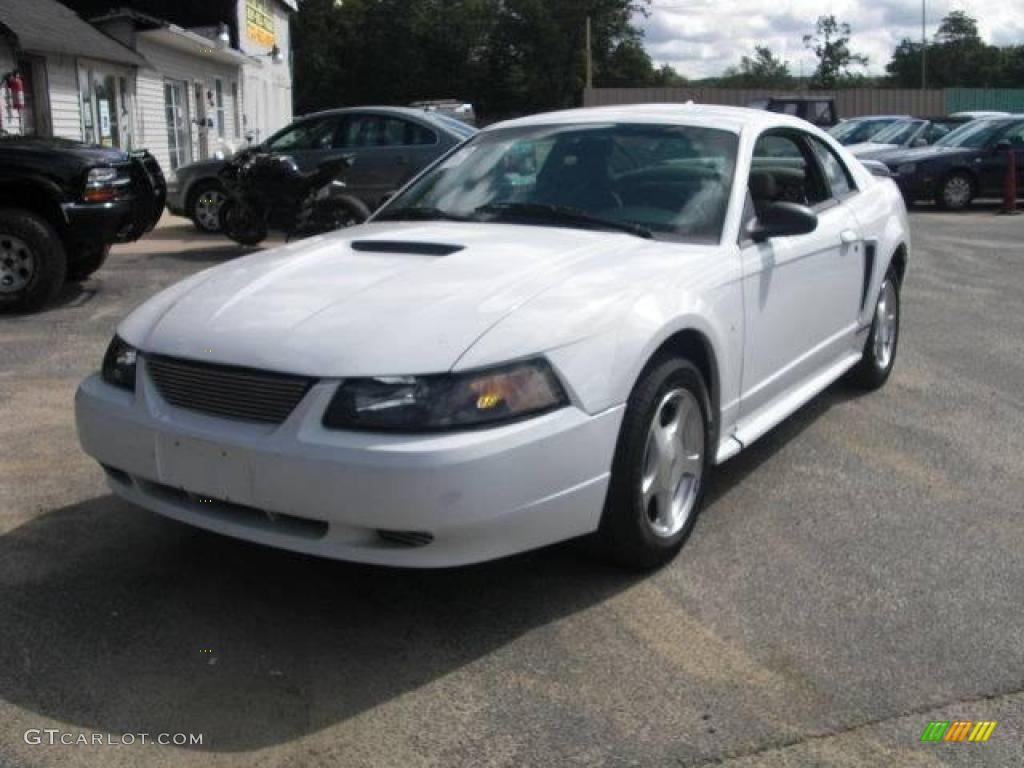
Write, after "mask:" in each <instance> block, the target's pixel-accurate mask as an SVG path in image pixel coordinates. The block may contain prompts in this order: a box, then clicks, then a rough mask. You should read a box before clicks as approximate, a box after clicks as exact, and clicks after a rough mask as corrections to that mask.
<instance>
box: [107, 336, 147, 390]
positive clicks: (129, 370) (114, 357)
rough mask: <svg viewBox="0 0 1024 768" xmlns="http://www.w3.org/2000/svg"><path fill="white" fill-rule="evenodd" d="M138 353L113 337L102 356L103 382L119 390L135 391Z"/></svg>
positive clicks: (117, 337) (119, 339) (118, 337)
mask: <svg viewBox="0 0 1024 768" xmlns="http://www.w3.org/2000/svg"><path fill="white" fill-rule="evenodd" d="M138 356H139V353H138V351H137V350H136V349H135V347H133V346H131V345H130V344H127V343H126V342H125V341H123V340H122V339H121V337H120V336H115V337H114V338H113V339H112V340H111V342H110V346H109V347H107V354H105V355H104V356H103V380H104V381H105V382H107V383H108V384H113V385H114V386H115V387H121V389H130V390H132V391H135V363H136V360H137V359H138Z"/></svg>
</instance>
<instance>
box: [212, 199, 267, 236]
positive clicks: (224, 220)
mask: <svg viewBox="0 0 1024 768" xmlns="http://www.w3.org/2000/svg"><path fill="white" fill-rule="evenodd" d="M220 226H221V229H222V230H223V231H224V234H225V235H227V236H228V237H230V238H231V239H232V240H234V241H235V242H236V243H239V244H240V245H259V244H260V243H261V242H263V241H264V240H265V239H266V237H267V225H266V223H265V222H264V221H263V220H262V219H261V218H260V217H259V216H258V215H257V214H256V212H255V211H254V210H252V208H251V207H249V206H247V205H242V204H240V203H238V202H237V201H236V200H227V201H225V202H224V204H223V205H222V206H221V208H220Z"/></svg>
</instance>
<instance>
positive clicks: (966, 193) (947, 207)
mask: <svg viewBox="0 0 1024 768" xmlns="http://www.w3.org/2000/svg"><path fill="white" fill-rule="evenodd" d="M977 193H978V186H977V184H976V183H975V181H974V177H973V176H971V174H969V173H967V172H966V171H953V172H952V173H950V174H949V175H948V176H946V177H945V178H944V179H943V180H942V183H941V184H940V185H939V188H938V190H937V191H936V192H935V204H936V205H937V206H938V207H939V208H941V209H942V210H944V211H962V210H965V209H967V208H968V207H970V205H971V201H972V200H974V196H975V195H976V194H977Z"/></svg>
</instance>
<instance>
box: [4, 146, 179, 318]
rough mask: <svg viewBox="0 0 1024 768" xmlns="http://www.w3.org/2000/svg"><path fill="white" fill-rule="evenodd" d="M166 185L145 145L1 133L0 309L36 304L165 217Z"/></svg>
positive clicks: (91, 270) (25, 307)
mask: <svg viewBox="0 0 1024 768" xmlns="http://www.w3.org/2000/svg"><path fill="white" fill-rule="evenodd" d="M166 195H167V185H166V184H165V182H164V176H163V173H162V172H161V170H160V166H159V164H158V163H157V162H156V160H155V159H154V158H153V157H152V155H150V154H149V153H148V152H135V153H131V154H129V153H126V152H123V151H121V150H119V149H110V148H106V147H96V146H90V145H88V144H82V143H80V142H77V141H68V140H66V139H48V138H34V137H22V136H4V137H2V138H0V311H5V310H21V311H26V310H33V309H38V308H40V307H42V306H43V305H44V304H46V303H47V302H49V301H50V300H52V299H53V298H54V297H55V296H56V295H57V293H58V292H59V291H60V289H61V286H62V285H63V284H64V282H65V281H67V280H83V279H85V278H86V277H88V276H89V275H91V274H92V273H93V272H95V271H96V270H97V269H99V268H100V266H101V265H102V264H103V262H104V261H105V260H106V258H107V253H108V251H109V250H110V245H111V243H120V242H125V241H129V240H137V239H138V238H140V237H142V235H144V234H145V233H146V232H148V231H149V230H151V229H152V228H153V226H154V225H155V224H156V222H157V220H158V219H159V218H160V214H161V212H162V210H163V205H164V200H165V198H166Z"/></svg>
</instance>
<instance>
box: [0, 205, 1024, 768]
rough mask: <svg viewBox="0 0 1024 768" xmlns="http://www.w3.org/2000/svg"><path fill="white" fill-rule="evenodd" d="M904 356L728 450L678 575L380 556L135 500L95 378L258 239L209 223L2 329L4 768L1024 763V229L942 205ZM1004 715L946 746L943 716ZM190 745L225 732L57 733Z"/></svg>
mask: <svg viewBox="0 0 1024 768" xmlns="http://www.w3.org/2000/svg"><path fill="white" fill-rule="evenodd" d="M913 232H914V237H915V243H914V246H915V248H914V251H913V253H912V257H911V264H910V272H909V277H908V282H907V285H906V288H905V291H904V296H903V300H904V325H903V335H902V338H901V343H900V359H899V360H898V362H897V367H896V371H895V373H894V375H893V378H892V380H891V381H890V383H889V384H888V386H887V387H886V388H885V389H883V390H882V391H880V392H878V393H875V394H872V395H867V396H858V395H856V394H855V393H853V392H851V391H848V390H846V389H844V388H842V387H840V386H837V387H834V388H833V389H831V390H830V391H828V392H826V393H825V394H824V395H822V396H821V397H819V398H818V399H817V400H815V401H814V402H813V403H811V404H810V405H809V406H808V407H807V408H805V409H804V410H803V411H801V412H800V413H799V414H798V415H796V416H795V417H793V418H791V419H790V420H789V421H787V422H786V423H784V424H783V425H782V426H781V427H779V428H778V429H776V430H775V431H774V432H772V433H771V434H770V435H768V436H767V437H765V438H764V439H763V440H762V441H760V442H758V443H756V444H755V445H754V446H753V447H752V448H751V449H749V450H748V451H746V452H745V453H743V454H741V455H740V456H739V457H737V458H736V459H734V460H732V461H730V462H729V463H728V464H726V465H725V466H723V467H721V468H719V470H718V472H717V473H716V474H715V477H714V480H713V487H712V488H711V492H710V498H709V503H708V506H707V509H706V511H705V512H704V515H703V516H702V518H701V519H700V521H699V522H698V524H697V528H696V531H695V533H694V535H693V537H692V538H691V540H690V542H689V544H688V545H687V547H686V548H685V549H684V551H683V554H682V555H681V556H680V557H679V558H678V559H677V560H676V561H675V562H674V563H673V564H672V565H671V566H669V567H667V568H665V569H664V570H662V571H661V572H659V573H657V574H654V575H652V576H649V577H647V578H638V577H635V576H629V575H623V574H622V573H619V572H616V571H614V570H611V569H609V568H606V567H604V566H602V565H600V564H598V563H595V562H593V561H592V560H590V559H588V557H587V556H586V555H585V554H584V553H582V552H581V551H580V550H579V548H578V547H576V546H573V545H565V546H559V547H554V548H551V549H547V550H544V551H541V552H535V553H531V554H528V555H524V556H520V557H516V558H511V559H508V560H505V561H501V562H497V563H492V564H488V565H483V566H476V567H472V568H464V569H458V570H450V571H441V572H427V573H423V572H414V571H400V570H385V569H377V568H369V567H360V566H353V565H348V564H344V563H334V562H329V561H321V560H316V559H312V558H306V557H302V556H297V555H291V554H287V553H283V552H277V551H273V550H269V549H264V548H261V547H258V546H255V545H249V544H245V543H241V542H237V541H233V540H230V539H225V538H220V537H218V536H215V535H213V534H207V533H203V532H200V531H196V530H193V529H190V528H187V527H184V526H180V525H178V524H175V523H172V522H170V521H167V520H164V519H161V518H159V517H157V516H155V515H153V514H150V513H148V512H145V511H142V510H139V509H136V508H133V507H131V506H129V505H127V504H125V503H122V502H120V501H118V500H115V499H114V498H113V497H112V496H111V495H110V494H109V493H108V492H107V490H106V487H105V484H104V482H103V480H102V473H101V472H100V470H99V468H98V467H97V466H95V465H94V464H93V463H92V462H91V461H90V460H88V459H87V458H86V457H85V456H84V454H82V453H81V452H80V451H79V449H78V444H77V440H76V438H75V432H74V422H73V413H72V396H73V393H74V389H75V387H76V385H77V383H78V381H79V380H80V379H81V378H82V377H83V376H84V375H85V374H86V373H88V372H89V371H91V370H93V369H94V368H96V367H97V366H98V364H99V361H100V359H101V357H102V354H103V351H104V348H105V346H106V344H107V342H108V340H109V338H110V335H111V333H112V331H113V329H114V326H115V324H116V322H117V321H118V320H119V319H120V318H121V317H122V316H123V315H124V314H125V313H126V312H127V311H128V310H129V309H130V308H131V307H133V306H135V305H136V304H137V303H139V302H141V301H142V300H143V299H144V298H146V297H148V296H149V295H151V294H152V293H154V292H155V291H156V290H158V289H159V288H161V287H163V286H165V285H167V284H169V283H171V282H173V281H175V280H177V279H178V278H180V277H183V276H185V275H187V274H189V273H191V272H193V271H195V270H197V269H199V268H202V267H205V266H207V265H210V264H214V263H218V262H221V261H224V260H226V259H230V258H233V257H234V256H236V255H238V254H239V253H241V252H242V251H240V250H239V249H238V248H236V247H234V246H232V245H229V244H227V242H226V241H224V240H220V239H216V238H201V237H198V236H196V235H195V234H194V233H193V232H192V231H191V228H190V225H188V224H185V223H183V221H182V220H180V219H172V220H168V221H165V222H164V225H163V226H161V227H160V228H158V229H157V230H156V231H155V232H154V233H152V235H151V236H150V237H149V238H148V239H147V240H145V241H143V242H142V243H138V244H134V245H130V246H124V247H119V248H118V249H116V251H115V254H114V255H113V256H112V257H111V259H110V261H109V262H108V265H107V267H105V268H104V269H103V270H102V271H101V272H100V273H99V274H98V276H97V277H98V279H94V280H92V281H90V282H89V283H86V284H85V285H84V286H83V287H82V288H80V289H79V288H76V289H74V290H70V289H69V291H68V292H67V294H66V295H65V296H64V297H62V300H61V303H60V305H59V306H56V307H54V308H52V309H50V310H49V311H46V312H44V313H41V314H38V315H35V316H31V317H17V318H12V317H6V318H0V360H2V361H3V363H2V365H0V448H2V450H0V764H5V765H6V764H9V765H12V766H14V765H17V766H22V765H28V766H35V765H39V766H43V765H61V766H79V765H89V766H104V767H107V766H109V767H110V768H114V767H116V766H135V765H141V764H147V765H149V764H152V765H175V766H177V765H187V766H192V765H196V766H198V765H204V766H205V765H214V766H220V765H225V766H226V765H231V766H234V765H239V766H300V765H302V766H305V765H332V766H344V768H359V767H360V766H375V767H376V766H402V767H404V766H473V767H474V768H476V767H478V766H562V765H581V766H627V765H637V766H699V765H705V764H715V765H718V764H721V765H725V766H730V767H732V768H738V767H739V766H744V767H746V766H759V767H761V766H772V767H775V766H780V767H781V766H871V767H872V768H875V767H876V766H892V765H908V766H947V765H963V766H998V767H999V768H1003V767H1005V766H1012V765H1021V764H1022V763H1024V746H1022V739H1024V610H1022V604H1024V515H1022V507H1024V504H1022V499H1024V310H1022V307H1024V237H1022V236H1024V217H1018V218H1009V217H999V216H996V215H994V210H993V209H991V208H989V209H982V210H975V211H973V212H971V213H967V214H963V215H945V214H939V213H935V212H930V211H927V210H924V211H920V212H916V213H915V214H914V215H913ZM951 719H967V720H998V721H999V725H998V726H997V727H996V729H995V731H994V733H993V735H992V737H991V739H990V740H989V742H988V743H986V744H921V743H919V741H918V739H919V738H920V735H921V733H922V731H923V730H924V728H925V726H926V725H927V723H928V721H929V720H951ZM29 728H39V729H42V728H58V729H61V730H62V731H66V732H70V733H72V734H75V735H77V734H79V733H87V734H91V733H93V732H100V733H104V734H114V735H115V737H117V735H119V734H123V733H148V734H150V738H155V736H156V734H159V733H175V732H193V733H202V734H203V744H202V746H194V747H189V748H178V747H172V746H163V747H161V746H152V745H145V746H143V745H139V744H136V745H133V746H99V745H94V746H59V745H57V746H48V745H45V744H44V745H39V746H34V745H28V744H26V743H25V741H24V739H23V733H24V731H25V730H26V729H29Z"/></svg>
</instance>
